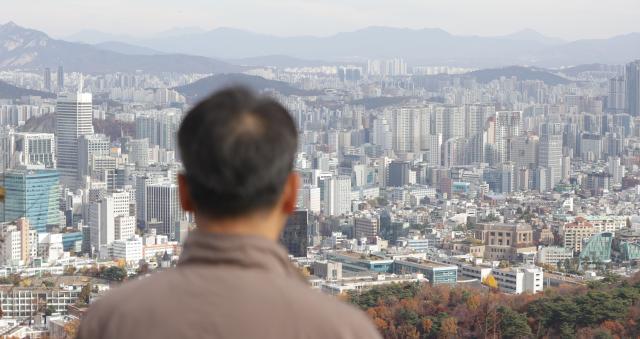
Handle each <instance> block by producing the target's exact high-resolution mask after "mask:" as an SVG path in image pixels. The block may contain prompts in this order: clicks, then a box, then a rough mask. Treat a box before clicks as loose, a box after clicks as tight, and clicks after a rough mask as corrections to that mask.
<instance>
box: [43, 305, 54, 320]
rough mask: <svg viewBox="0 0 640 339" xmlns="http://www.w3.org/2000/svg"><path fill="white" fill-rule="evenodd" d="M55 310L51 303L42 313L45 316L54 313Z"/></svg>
mask: <svg viewBox="0 0 640 339" xmlns="http://www.w3.org/2000/svg"><path fill="white" fill-rule="evenodd" d="M55 312H56V309H55V308H54V307H53V306H51V305H49V306H47V308H45V309H44V315H45V316H47V317H48V316H50V315H52V314H54V313H55Z"/></svg>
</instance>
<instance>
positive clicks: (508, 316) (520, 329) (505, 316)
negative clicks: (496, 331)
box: [498, 306, 532, 339]
mask: <svg viewBox="0 0 640 339" xmlns="http://www.w3.org/2000/svg"><path fill="white" fill-rule="evenodd" d="M498 313H500V318H501V319H500V333H501V334H502V337H503V338H513V339H519V338H529V337H531V335H532V333H531V328H530V327H529V324H528V323H527V317H526V316H525V315H524V314H520V313H518V312H515V311H514V310H512V309H511V308H509V307H506V306H500V307H498Z"/></svg>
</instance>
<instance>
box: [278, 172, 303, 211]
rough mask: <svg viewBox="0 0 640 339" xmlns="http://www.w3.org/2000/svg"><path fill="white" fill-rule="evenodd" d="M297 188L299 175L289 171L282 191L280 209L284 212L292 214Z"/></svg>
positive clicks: (296, 201)
mask: <svg viewBox="0 0 640 339" xmlns="http://www.w3.org/2000/svg"><path fill="white" fill-rule="evenodd" d="M298 188H300V177H299V176H298V173H296V172H291V174H289V177H288V178H287V182H286V183H285V186H284V190H283V191H282V201H283V204H282V210H283V212H284V213H285V214H292V213H293V211H295V210H296V206H297V204H298Z"/></svg>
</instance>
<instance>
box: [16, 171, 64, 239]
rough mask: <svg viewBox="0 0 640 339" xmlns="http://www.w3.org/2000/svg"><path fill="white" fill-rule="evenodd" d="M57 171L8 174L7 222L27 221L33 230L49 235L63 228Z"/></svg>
mask: <svg viewBox="0 0 640 339" xmlns="http://www.w3.org/2000/svg"><path fill="white" fill-rule="evenodd" d="M59 183H60V182H59V176H58V172H57V171H56V170H46V169H38V170H31V169H15V170H9V171H7V172H5V175H4V187H5V190H6V197H5V202H4V220H5V221H14V220H16V219H19V218H26V219H27V221H28V222H29V225H31V228H32V229H34V230H36V231H38V232H47V226H59V224H60V212H59V202H58V199H59V198H60V186H59Z"/></svg>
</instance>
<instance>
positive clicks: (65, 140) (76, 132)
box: [56, 93, 93, 187]
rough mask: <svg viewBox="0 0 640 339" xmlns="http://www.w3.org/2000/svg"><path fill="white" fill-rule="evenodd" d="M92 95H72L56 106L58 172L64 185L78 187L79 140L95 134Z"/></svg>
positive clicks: (63, 98) (59, 101)
mask: <svg viewBox="0 0 640 339" xmlns="http://www.w3.org/2000/svg"><path fill="white" fill-rule="evenodd" d="M91 105H92V100H91V93H72V94H64V95H60V96H59V97H58V101H57V104H56V137H57V144H58V145H57V147H56V149H57V151H58V170H59V171H60V180H61V182H62V183H63V184H65V185H67V186H71V187H77V184H78V140H79V139H80V137H81V136H83V135H90V134H93V122H92V119H93V115H92V106H91Z"/></svg>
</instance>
